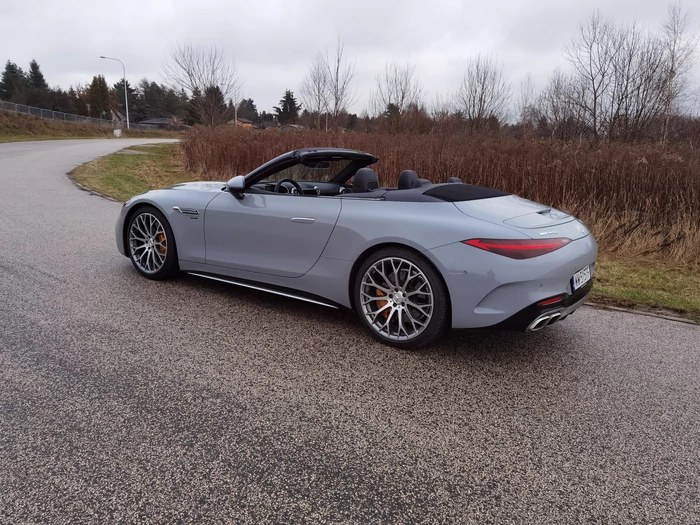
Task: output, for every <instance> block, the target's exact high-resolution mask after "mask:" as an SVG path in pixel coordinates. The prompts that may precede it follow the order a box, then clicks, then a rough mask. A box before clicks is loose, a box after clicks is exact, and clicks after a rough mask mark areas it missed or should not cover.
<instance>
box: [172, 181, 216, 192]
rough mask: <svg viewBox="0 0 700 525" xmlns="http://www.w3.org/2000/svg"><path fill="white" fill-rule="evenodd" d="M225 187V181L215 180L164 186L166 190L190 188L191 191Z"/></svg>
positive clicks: (213, 189)
mask: <svg viewBox="0 0 700 525" xmlns="http://www.w3.org/2000/svg"><path fill="white" fill-rule="evenodd" d="M224 187H226V183H225V182H216V181H195V182H181V183H180V184H174V185H172V186H168V187H167V188H164V189H166V190H191V191H215V192H220V191H221V189H222V188H224Z"/></svg>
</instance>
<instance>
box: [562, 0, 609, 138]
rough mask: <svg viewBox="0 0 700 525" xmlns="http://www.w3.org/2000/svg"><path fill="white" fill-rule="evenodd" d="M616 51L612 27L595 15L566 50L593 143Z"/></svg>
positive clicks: (601, 114)
mask: <svg viewBox="0 0 700 525" xmlns="http://www.w3.org/2000/svg"><path fill="white" fill-rule="evenodd" d="M617 51H618V49H617V47H616V42H615V31H614V27H613V25H612V24H611V23H610V22H609V21H606V20H603V19H602V18H601V16H600V13H598V12H596V13H595V14H593V15H591V16H590V18H589V19H588V20H587V21H586V22H584V23H583V24H582V25H581V26H580V29H579V36H578V37H577V38H575V39H574V40H573V41H572V42H571V43H570V44H569V46H568V47H567V49H566V51H565V53H564V56H565V58H566V59H567V60H568V61H569V62H570V63H571V65H572V66H573V68H574V72H575V74H576V75H577V76H578V78H579V79H580V81H581V87H582V88H583V95H584V96H583V97H582V99H581V100H578V101H577V102H579V103H581V104H582V105H583V106H582V109H583V110H584V113H585V114H586V119H587V124H588V125H589V126H590V128H591V130H592V132H593V136H594V138H595V139H596V140H598V138H599V137H600V134H601V132H602V125H603V122H604V118H603V115H604V113H605V101H604V98H605V96H606V93H607V91H608V88H609V86H610V83H611V82H612V81H613V60H614V58H615V55H616V53H617Z"/></svg>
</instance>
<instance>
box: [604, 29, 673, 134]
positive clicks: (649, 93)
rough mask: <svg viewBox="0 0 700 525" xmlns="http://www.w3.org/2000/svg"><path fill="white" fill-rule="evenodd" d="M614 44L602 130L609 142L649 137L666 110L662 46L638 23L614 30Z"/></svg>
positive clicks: (605, 94) (605, 93)
mask: <svg viewBox="0 0 700 525" xmlns="http://www.w3.org/2000/svg"><path fill="white" fill-rule="evenodd" d="M612 45H614V46H615V49H616V51H615V54H614V56H613V57H612V70H611V73H612V75H611V81H610V83H609V84H608V86H607V89H606V91H605V92H604V96H603V97H602V106H603V107H602V112H601V113H602V115H603V120H602V122H601V128H602V129H603V130H604V131H605V133H606V135H607V139H608V140H615V139H623V140H639V139H642V138H644V137H646V136H648V135H649V134H650V131H651V127H652V125H653V124H654V123H655V122H657V121H658V119H659V117H660V116H661V114H662V111H663V91H664V90H663V85H664V68H663V65H664V50H663V46H662V43H661V41H660V40H659V39H658V38H657V37H656V36H654V35H650V34H648V33H647V32H646V31H643V30H642V29H641V28H639V27H638V26H637V25H636V24H635V25H632V26H629V27H622V28H617V29H615V31H614V36H613V37H612Z"/></svg>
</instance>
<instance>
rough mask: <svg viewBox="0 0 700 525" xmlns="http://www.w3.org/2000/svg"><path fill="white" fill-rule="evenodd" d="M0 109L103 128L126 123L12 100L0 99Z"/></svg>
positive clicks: (142, 128) (143, 128)
mask: <svg viewBox="0 0 700 525" xmlns="http://www.w3.org/2000/svg"><path fill="white" fill-rule="evenodd" d="M0 110H3V111H11V112H13V113H20V114H23V115H32V116H34V117H39V118H45V119H52V120H60V121H61V122H76V123H78V124H92V125H93V126H102V127H104V128H112V129H121V128H126V123H125V122H122V121H121V120H107V119H103V118H93V117H83V116H82V115H74V114H73V113H63V112H61V111H53V110H50V109H42V108H35V107H33V106H25V105H24V104H15V103H13V102H5V101H4V100H0ZM129 128H130V129H134V130H137V131H153V130H156V129H158V126H154V125H152V124H135V123H133V122H132V123H130V124H129Z"/></svg>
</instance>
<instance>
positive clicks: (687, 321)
mask: <svg viewBox="0 0 700 525" xmlns="http://www.w3.org/2000/svg"><path fill="white" fill-rule="evenodd" d="M583 304H584V306H590V307H591V308H596V309H598V310H610V311H612V312H622V313H627V314H635V315H645V316H647V317H656V318H657V319H664V320H666V321H675V322H676V323H684V324H691V325H694V326H700V323H698V322H696V321H693V320H691V319H685V318H684V317H676V316H673V315H667V314H657V313H655V312H646V311H644V310H633V309H631V308H622V307H619V306H609V305H607V304H600V303H594V302H591V301H586V302H585V303H583Z"/></svg>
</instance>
